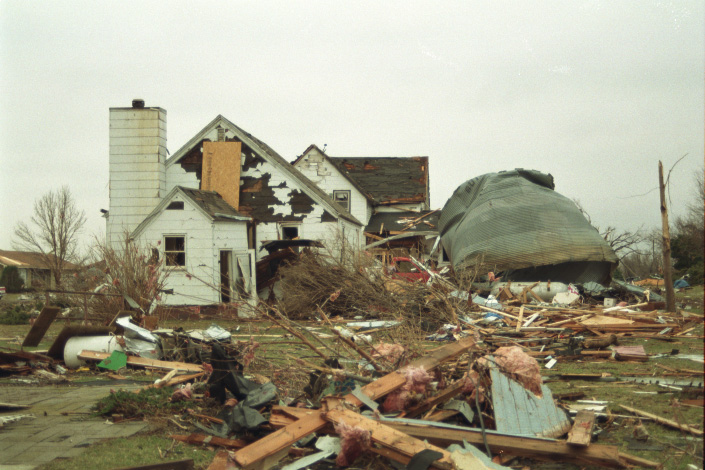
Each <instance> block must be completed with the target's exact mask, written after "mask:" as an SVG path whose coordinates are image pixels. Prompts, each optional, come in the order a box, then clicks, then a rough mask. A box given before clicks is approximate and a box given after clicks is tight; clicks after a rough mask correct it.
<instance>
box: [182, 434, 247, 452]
mask: <svg viewBox="0 0 705 470" xmlns="http://www.w3.org/2000/svg"><path fill="white" fill-rule="evenodd" d="M169 439H174V440H177V441H179V442H185V443H187V444H199V445H200V444H208V445H213V446H220V447H225V448H226V449H242V448H243V447H245V446H246V445H247V444H248V442H247V441H243V440H242V439H224V438H222V437H216V436H208V435H205V434H189V435H188V436H186V435H184V434H171V435H170V436H169Z"/></svg>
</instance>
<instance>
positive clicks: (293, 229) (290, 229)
mask: <svg viewBox="0 0 705 470" xmlns="http://www.w3.org/2000/svg"><path fill="white" fill-rule="evenodd" d="M281 229H282V234H281V238H282V240H294V239H296V238H299V225H298V224H296V225H283V224H282V226H281Z"/></svg>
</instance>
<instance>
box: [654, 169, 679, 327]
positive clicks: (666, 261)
mask: <svg viewBox="0 0 705 470" xmlns="http://www.w3.org/2000/svg"><path fill="white" fill-rule="evenodd" d="M658 188H659V193H660V195H661V227H662V242H661V244H662V249H663V280H664V283H665V284H666V311H668V312H674V313H675V311H676V294H675V292H674V290H673V277H672V276H671V235H670V233H669V230H668V209H666V186H665V185H664V183H663V165H662V164H661V161H660V160H659V162H658Z"/></svg>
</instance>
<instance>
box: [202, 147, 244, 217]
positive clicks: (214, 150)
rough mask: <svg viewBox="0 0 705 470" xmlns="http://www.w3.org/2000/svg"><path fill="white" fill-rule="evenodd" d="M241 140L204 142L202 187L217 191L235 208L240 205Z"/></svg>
mask: <svg viewBox="0 0 705 470" xmlns="http://www.w3.org/2000/svg"><path fill="white" fill-rule="evenodd" d="M241 149H242V143H241V142H203V172H202V175H201V189H203V190H206V191H215V192H217V193H218V194H220V195H221V196H222V198H223V199H225V202H227V203H228V204H230V205H231V206H233V207H234V208H235V209H237V208H238V206H239V205H240V155H241V153H242V150H241Z"/></svg>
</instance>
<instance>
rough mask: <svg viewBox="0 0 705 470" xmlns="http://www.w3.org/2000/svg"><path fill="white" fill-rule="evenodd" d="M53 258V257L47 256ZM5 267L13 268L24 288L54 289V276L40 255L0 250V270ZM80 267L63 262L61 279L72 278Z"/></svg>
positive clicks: (30, 252) (29, 252)
mask: <svg viewBox="0 0 705 470" xmlns="http://www.w3.org/2000/svg"><path fill="white" fill-rule="evenodd" d="M49 257H53V255H49ZM7 266H14V267H16V268H17V271H18V273H19V275H20V278H21V279H22V282H23V284H24V287H25V288H31V287H36V288H39V287H43V288H46V287H48V288H50V289H53V288H55V287H56V286H55V281H54V276H53V275H52V273H51V267H50V266H47V264H46V262H45V260H44V258H43V257H42V255H41V254H40V253H35V252H32V251H5V250H0V270H1V269H4V268H5V267H7ZM79 269H80V266H78V265H76V264H73V263H70V262H68V261H64V272H63V276H62V277H68V276H72V275H73V274H74V273H75V272H76V271H78V270H79Z"/></svg>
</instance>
